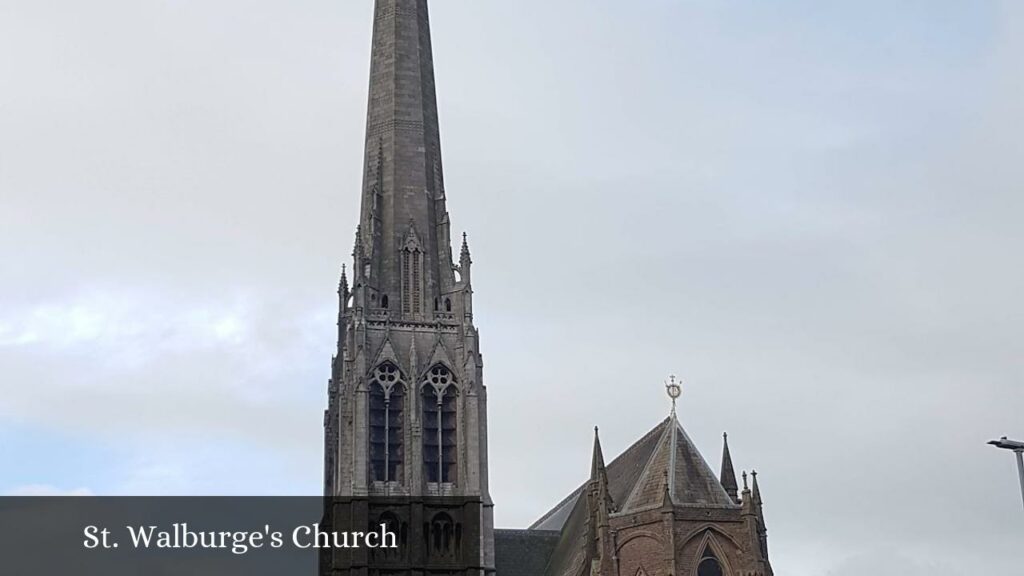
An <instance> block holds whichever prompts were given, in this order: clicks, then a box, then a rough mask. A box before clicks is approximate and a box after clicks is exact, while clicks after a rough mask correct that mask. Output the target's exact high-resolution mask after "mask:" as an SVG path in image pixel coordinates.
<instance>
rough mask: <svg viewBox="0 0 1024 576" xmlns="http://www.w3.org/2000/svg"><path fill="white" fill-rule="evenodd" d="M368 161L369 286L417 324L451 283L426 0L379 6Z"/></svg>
mask: <svg viewBox="0 0 1024 576" xmlns="http://www.w3.org/2000/svg"><path fill="white" fill-rule="evenodd" d="M364 158H365V167H364V176H363V195H362V210H361V217H360V223H361V225H362V229H363V234H364V242H365V244H366V246H367V251H368V253H367V259H368V263H369V267H368V273H367V274H366V276H367V278H366V283H367V285H368V286H369V287H371V288H372V289H373V290H374V291H375V293H376V295H378V299H377V302H378V303H379V302H380V301H381V298H383V297H384V296H385V295H386V296H388V301H389V302H390V303H391V304H392V305H391V306H390V309H391V314H392V315H393V316H399V315H400V316H401V317H403V318H406V319H411V320H415V319H421V318H422V317H423V316H424V315H425V314H426V313H427V312H428V311H429V309H430V306H429V305H428V304H427V303H431V302H433V301H434V299H435V298H438V297H440V296H441V294H444V293H448V292H451V291H452V289H453V287H454V285H455V275H454V271H453V263H452V258H451V243H450V237H449V219H448V212H447V209H446V207H445V193H444V178H443V173H442V167H441V138H440V131H439V129H438V116H437V100H436V96H435V88H434V64H433V56H432V53H431V42H430V19H429V16H428V12H427V1H426V0H376V7H375V10H374V25H373V49H372V54H371V64H370V96H369V104H368V111H367V120H366V154H365V157H364ZM405 254H407V255H408V256H405Z"/></svg>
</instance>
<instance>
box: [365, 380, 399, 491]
mask: <svg viewBox="0 0 1024 576" xmlns="http://www.w3.org/2000/svg"><path fill="white" fill-rule="evenodd" d="M404 413H405V384H404V383H403V382H402V374H401V372H399V370H398V368H397V367H396V366H395V365H394V364H391V363H386V364H381V365H380V366H378V367H377V369H376V370H374V372H373V381H372V382H370V476H371V480H373V481H375V482H398V481H400V480H401V477H402V471H403V464H404V462H405V446H404V442H403V426H404V419H403V415H404Z"/></svg>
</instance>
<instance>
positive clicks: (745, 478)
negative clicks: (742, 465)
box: [743, 470, 750, 492]
mask: <svg viewBox="0 0 1024 576" xmlns="http://www.w3.org/2000/svg"><path fill="white" fill-rule="evenodd" d="M748 490H750V486H748V485H747V471H746V470H744V471H743V491H744V492H746V491H748Z"/></svg>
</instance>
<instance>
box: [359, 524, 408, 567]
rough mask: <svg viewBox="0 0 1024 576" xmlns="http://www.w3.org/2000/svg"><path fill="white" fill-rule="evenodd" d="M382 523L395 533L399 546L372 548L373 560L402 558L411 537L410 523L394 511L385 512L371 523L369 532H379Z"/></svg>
mask: <svg viewBox="0 0 1024 576" xmlns="http://www.w3.org/2000/svg"><path fill="white" fill-rule="evenodd" d="M381 525H384V527H385V529H386V530H387V531H388V532H389V533H392V534H395V537H396V540H397V542H396V543H397V544H398V547H397V548H384V547H381V548H374V549H371V550H370V557H371V558H372V559H373V560H401V559H402V557H403V551H404V550H406V544H407V543H408V538H409V525H408V524H406V523H405V522H402V521H401V520H399V519H398V516H396V515H395V514H394V513H392V512H384V513H383V514H381V515H380V517H379V518H378V519H377V521H376V522H373V523H371V524H370V527H369V530H368V531H369V532H378V531H379V530H380V527H381Z"/></svg>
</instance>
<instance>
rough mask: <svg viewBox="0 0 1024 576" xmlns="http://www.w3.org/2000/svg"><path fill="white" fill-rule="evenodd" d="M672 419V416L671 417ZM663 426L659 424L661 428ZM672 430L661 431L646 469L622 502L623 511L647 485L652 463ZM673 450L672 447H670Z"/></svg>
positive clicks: (628, 508) (628, 507) (669, 427)
mask: <svg viewBox="0 0 1024 576" xmlns="http://www.w3.org/2000/svg"><path fill="white" fill-rule="evenodd" d="M669 420H671V418H669ZM661 427H662V426H658V428H661ZM671 432H672V427H671V426H668V427H665V428H664V430H662V432H661V438H659V439H658V443H657V444H655V445H654V449H653V450H651V455H650V456H648V457H647V463H645V464H644V469H643V470H642V471H641V472H640V476H638V477H637V479H636V483H635V484H633V488H632V489H630V491H629V496H627V497H626V501H625V502H623V503H622V507H621V508H620V510H621V511H623V512H626V511H628V510H630V504H631V503H632V502H633V500H634V498H635V497H636V495H637V492H638V491H639V490H640V488H641V487H642V486H644V485H646V482H644V481H645V480H646V479H647V476H648V473H649V472H650V471H651V465H652V464H653V463H654V460H655V459H656V457H657V455H658V454H659V453H660V452H661V447H662V446H663V445H664V444H665V439H666V436H668V435H669V434H670V433H671ZM669 449H670V450H671V447H669Z"/></svg>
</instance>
